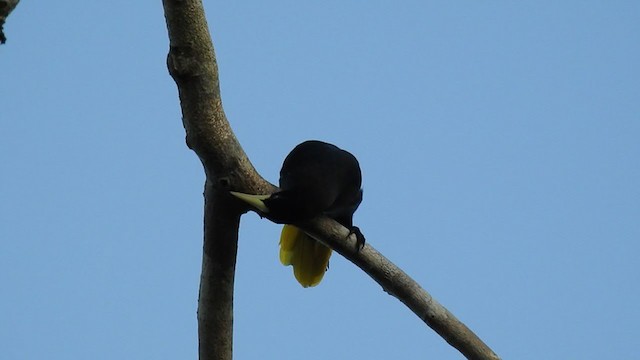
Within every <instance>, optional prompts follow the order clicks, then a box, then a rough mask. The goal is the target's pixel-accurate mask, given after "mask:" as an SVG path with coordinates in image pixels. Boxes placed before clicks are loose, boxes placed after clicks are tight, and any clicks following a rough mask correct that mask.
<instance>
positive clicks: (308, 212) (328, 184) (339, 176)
mask: <svg viewBox="0 0 640 360" xmlns="http://www.w3.org/2000/svg"><path fill="white" fill-rule="evenodd" d="M361 186H362V172H361V170H360V164H359V163H358V160H357V159H356V157H355V156H353V155H352V154H351V153H349V152H348V151H345V150H342V149H340V148H339V147H337V146H335V145H333V144H329V143H326V142H323V141H319V140H307V141H305V142H303V143H301V144H299V145H297V146H296V147H295V148H293V150H291V152H290V153H289V155H287V157H286V158H285V159H284V163H283V164H282V168H281V170H280V179H279V188H280V189H279V190H278V191H276V192H274V193H272V194H259V195H254V194H245V193H241V192H235V191H230V193H231V194H232V195H233V196H235V197H237V198H239V199H241V200H243V201H244V202H246V203H248V204H249V205H251V206H252V207H254V208H255V209H257V210H258V212H259V214H260V213H262V214H264V216H266V217H267V218H269V219H270V220H272V221H273V222H275V223H278V224H284V227H283V229H282V233H281V235H280V262H281V263H282V264H283V265H285V266H288V265H291V266H292V267H293V273H294V276H295V278H296V280H297V281H298V282H299V283H300V285H302V286H303V287H305V288H306V287H313V286H316V285H318V284H319V283H320V282H321V281H322V278H323V277H324V274H325V272H326V270H327V268H328V266H329V258H330V257H331V249H330V248H329V247H327V246H325V245H324V244H322V243H321V242H319V241H317V240H315V239H313V238H312V237H310V236H309V235H307V234H306V233H304V232H303V231H302V230H300V229H299V228H298V227H296V226H295V224H298V223H301V222H304V221H307V220H311V219H313V218H314V217H317V216H321V215H325V216H328V217H330V218H332V219H334V220H336V221H337V222H338V223H340V224H341V225H342V226H344V227H346V228H347V229H349V235H351V234H355V235H356V239H357V250H360V249H361V248H362V247H363V246H364V243H365V238H364V235H362V232H361V231H360V229H359V228H358V227H357V226H354V225H353V214H354V213H355V211H356V210H357V209H358V206H359V205H360V203H361V202H362V187H361Z"/></svg>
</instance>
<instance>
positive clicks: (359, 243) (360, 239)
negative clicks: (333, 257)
mask: <svg viewBox="0 0 640 360" xmlns="http://www.w3.org/2000/svg"><path fill="white" fill-rule="evenodd" d="M351 234H353V235H355V236H356V252H359V251H360V250H362V248H363V247H364V243H365V241H366V239H365V238H364V235H362V231H360V228H359V227H357V226H353V227H351V229H350V230H349V235H347V237H349V236H351Z"/></svg>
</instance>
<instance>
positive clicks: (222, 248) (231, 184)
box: [163, 0, 498, 360]
mask: <svg viewBox="0 0 640 360" xmlns="http://www.w3.org/2000/svg"><path fill="white" fill-rule="evenodd" d="M163 6H164V11H165V18H166V22H167V29H168V33H169V43H170V49H169V55H168V58H167V66H168V68H169V73H170V74H171V76H172V77H173V79H174V80H175V82H176V85H177V86H178V92H179V95H180V105H181V107H182V117H183V125H184V128H185V131H186V141H187V146H189V148H191V149H193V150H194V151H195V152H196V154H197V155H198V157H199V158H200V160H201V161H202V164H203V166H204V170H205V173H206V182H205V191H204V200H205V209H204V210H205V211H204V246H203V257H202V275H201V283H200V296H199V301H198V336H199V354H200V359H201V360H208V359H216V360H230V359H231V358H232V343H233V341H232V340H233V339H232V335H233V285H234V273H235V261H236V253H237V244H238V228H239V219H240V215H241V214H242V213H244V212H246V211H247V210H248V209H247V208H246V207H245V204H244V203H241V202H240V201H236V200H235V199H234V198H232V197H230V196H229V195H228V192H227V191H228V190H229V189H233V190H237V191H242V192H245V193H253V194H268V193H272V192H273V191H274V190H275V189H276V187H275V186H273V185H272V184H270V183H268V182H267V181H265V180H264V179H263V178H262V177H261V176H260V175H259V174H258V173H257V172H256V170H255V169H254V167H253V165H251V163H250V162H249V159H248V158H247V156H246V154H245V153H244V151H243V150H242V148H241V147H240V144H239V143H238V141H237V139H236V137H235V135H234V134H233V132H232V131H231V127H230V126H229V123H228V121H227V119H226V116H225V114H224V110H223V108H222V100H221V97H220V87H219V80H218V69H217V64H216V59H215V54H214V51H213V45H212V41H211V36H210V35H209V30H208V27H207V22H206V19H205V16H204V9H203V8H202V2H201V0H163ZM299 225H300V227H301V228H302V229H303V230H305V231H306V232H308V233H309V234H310V235H312V236H313V237H314V238H316V239H318V240H319V241H321V242H323V243H325V244H327V245H328V246H329V247H331V248H333V249H335V250H336V251H338V252H339V253H340V254H342V255H343V256H345V257H346V258H347V259H349V260H350V261H352V262H353V263H354V264H356V265H357V266H359V267H360V268H361V269H363V270H364V271H365V272H366V273H367V274H369V275H370V276H371V277H372V278H373V279H374V280H375V281H377V282H378V283H379V284H380V285H381V286H382V287H383V289H384V290H385V291H386V292H388V293H389V294H391V295H393V296H395V297H397V298H398V299H399V300H400V301H402V302H403V303H404V304H405V305H407V306H408V307H409V308H410V309H411V310H412V311H413V312H414V313H415V314H416V315H418V317H420V319H422V320H423V321H424V322H425V323H426V324H427V325H429V326H430V327H431V328H432V329H434V330H435V331H436V332H437V333H438V334H440V335H441V336H442V337H443V338H444V339H445V340H446V341H447V342H449V344H451V345H452V346H454V347H455V348H456V349H458V350H459V351H460V352H461V353H462V354H464V355H465V356H466V357H467V358H468V359H483V360H484V359H491V360H495V359H498V356H497V355H495V354H494V353H493V352H492V351H491V350H490V349H489V348H488V347H487V346H486V345H485V344H484V343H483V342H482V341H481V340H480V339H479V338H478V337H477V336H476V335H475V334H474V333H473V332H471V330H469V329H468V328H467V327H466V326H465V325H464V324H462V323H461V322H460V321H458V320H457V319H456V318H455V317H454V316H453V315H452V314H451V313H449V312H448V311H447V310H446V309H445V308H444V307H442V305H440V304H439V303H438V302H437V301H435V300H434V299H433V298H432V297H431V296H430V295H429V294H428V293H427V292H426V291H424V290H423V289H422V288H421V287H420V285H418V284H417V283H416V282H415V281H414V280H412V279H411V278H410V277H409V276H407V275H406V274H405V273H404V272H403V271H402V270H400V269H399V268H398V267H397V266H395V265H393V264H392V263H391V262H389V261H388V260H387V259H386V258H384V256H382V255H381V254H380V253H379V252H377V251H376V250H375V249H373V247H371V246H370V245H368V244H367V245H366V246H365V247H364V248H363V249H362V250H361V251H359V252H357V251H355V249H356V241H355V239H353V237H349V238H347V235H348V230H347V229H345V228H344V227H342V226H341V225H339V224H338V223H337V222H335V221H333V220H331V219H328V218H319V219H315V220H313V221H311V222H309V223H306V224H299Z"/></svg>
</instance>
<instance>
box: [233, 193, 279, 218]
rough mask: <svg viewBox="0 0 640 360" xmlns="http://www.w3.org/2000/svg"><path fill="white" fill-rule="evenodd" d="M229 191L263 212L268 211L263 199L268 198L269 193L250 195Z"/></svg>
mask: <svg viewBox="0 0 640 360" xmlns="http://www.w3.org/2000/svg"><path fill="white" fill-rule="evenodd" d="M229 193H231V195H233V196H235V197H237V198H238V199H240V200H242V201H244V202H246V203H247V204H249V205H251V206H253V207H254V208H256V209H258V210H260V211H261V212H263V213H268V212H269V208H268V207H267V206H266V205H265V204H264V201H263V200H265V199H268V198H269V197H270V196H271V195H251V194H245V193H240V192H236V191H229Z"/></svg>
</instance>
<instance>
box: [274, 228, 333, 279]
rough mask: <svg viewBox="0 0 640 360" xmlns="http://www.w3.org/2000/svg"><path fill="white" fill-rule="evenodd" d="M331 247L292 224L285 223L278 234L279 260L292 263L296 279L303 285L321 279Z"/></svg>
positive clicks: (283, 263) (286, 263) (288, 263)
mask: <svg viewBox="0 0 640 360" xmlns="http://www.w3.org/2000/svg"><path fill="white" fill-rule="evenodd" d="M330 257H331V249H330V248H328V247H326V246H324V244H322V243H320V242H319V241H316V240H315V239H313V238H312V237H310V236H309V235H307V234H305V233H304V232H303V231H302V230H300V229H298V228H297V227H295V226H293V225H285V226H284V227H283V228H282V234H281V235H280V262H281V263H282V265H292V266H293V274H294V275H295V277H296V280H298V282H299V283H300V285H302V286H303V287H309V286H316V285H318V284H319V283H320V281H322V277H323V276H324V273H325V271H326V270H327V266H328V265H329V258H330Z"/></svg>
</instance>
